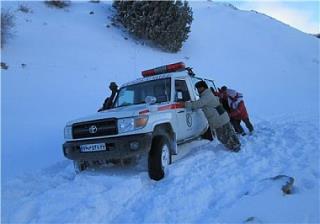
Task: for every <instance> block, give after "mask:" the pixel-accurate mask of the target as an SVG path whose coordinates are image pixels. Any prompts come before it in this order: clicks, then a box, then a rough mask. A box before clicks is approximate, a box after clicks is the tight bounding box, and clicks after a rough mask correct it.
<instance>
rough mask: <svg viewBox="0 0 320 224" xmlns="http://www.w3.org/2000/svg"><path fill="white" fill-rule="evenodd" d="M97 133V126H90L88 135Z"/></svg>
mask: <svg viewBox="0 0 320 224" xmlns="http://www.w3.org/2000/svg"><path fill="white" fill-rule="evenodd" d="M97 131H98V128H97V126H95V125H92V126H91V127H90V128H89V133H90V134H95V133H97Z"/></svg>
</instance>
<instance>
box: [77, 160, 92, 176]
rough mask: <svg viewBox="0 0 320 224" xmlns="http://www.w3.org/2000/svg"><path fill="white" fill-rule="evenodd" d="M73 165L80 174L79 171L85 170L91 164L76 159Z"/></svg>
mask: <svg viewBox="0 0 320 224" xmlns="http://www.w3.org/2000/svg"><path fill="white" fill-rule="evenodd" d="M73 166H74V171H75V172H76V173H77V174H78V173H80V172H82V171H84V170H85V169H87V168H88V166H89V164H88V162H87V161H83V160H74V161H73Z"/></svg>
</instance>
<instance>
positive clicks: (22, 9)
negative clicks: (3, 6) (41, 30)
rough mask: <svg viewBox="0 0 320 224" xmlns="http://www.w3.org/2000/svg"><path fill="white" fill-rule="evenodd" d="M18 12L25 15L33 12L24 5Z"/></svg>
mask: <svg viewBox="0 0 320 224" xmlns="http://www.w3.org/2000/svg"><path fill="white" fill-rule="evenodd" d="M18 10H19V11H21V12H24V13H31V12H32V10H31V9H30V8H29V7H28V6H27V5H23V4H22V5H20V6H19V8H18Z"/></svg>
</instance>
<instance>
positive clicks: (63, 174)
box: [1, 2, 320, 223]
mask: <svg viewBox="0 0 320 224" xmlns="http://www.w3.org/2000/svg"><path fill="white" fill-rule="evenodd" d="M19 4H21V3H20V2H2V8H11V9H12V10H13V12H14V13H15V15H16V26H15V35H14V37H13V38H12V39H10V40H9V41H8V44H7V45H6V46H5V48H4V49H3V50H2V55H1V56H2V61H4V62H6V63H7V64H8V65H9V69H8V70H1V94H2V97H1V100H2V105H1V106H2V109H1V111H2V126H1V127H2V128H1V139H2V145H1V149H2V150H1V151H2V156H1V158H2V159H1V167H2V170H1V177H2V185H1V186H2V197H1V202H2V213H1V218H2V222H4V223H48V222H55V223H65V222H72V223H79V222H81V223H88V222H90V223H94V222H96V223H97V222H121V223H123V222H126V223H128V222H130V223H131V222H134V223H140V222H197V223H203V222H205V223H208V222H219V223H225V222H231V223H240V222H246V220H247V222H258V223H259V222H260V223H261V222H263V223H265V222H269V223H275V222H277V223H279V222H281V223H283V222H286V223H319V222H320V215H319V211H320V207H319V196H320V195H319V189H320V186H319V184H320V183H319V179H320V171H319V167H320V166H319V165H320V164H319V158H320V157H319V136H320V135H319V134H320V133H319V132H320V131H319V39H317V38H315V37H313V36H311V35H307V34H305V33H302V32H300V31H298V30H295V29H293V28H291V27H289V26H287V25H285V24H282V23H280V22H278V21H275V20H273V19H272V18H270V17H268V16H265V15H261V14H258V13H255V12H247V11H241V10H235V9H233V8H232V7H229V6H228V5H225V4H221V3H212V2H191V5H192V7H193V12H194V21H193V24H192V29H191V30H192V31H191V34H190V37H189V39H188V40H187V42H186V43H185V44H184V47H183V49H182V50H181V51H180V52H178V53H176V54H170V53H164V52H162V51H160V50H159V49H156V48H152V47H150V46H148V45H141V42H139V41H137V40H134V39H133V38H132V37H130V36H128V35H127V34H125V33H124V32H122V31H121V30H119V29H118V28H116V27H113V26H110V28H107V27H106V25H107V24H110V23H111V21H110V16H111V15H112V11H111V2H103V3H99V4H93V3H87V2H82V3H79V2H78V3H75V2H73V3H72V5H71V7H70V8H68V9H66V10H57V9H53V8H48V7H47V6H45V5H44V4H43V3H42V2H24V4H26V5H27V6H28V7H30V8H31V9H32V10H33V13H27V14H26V13H22V12H20V11H15V10H16V9H17V8H18V6H19ZM90 11H94V14H93V15H90V14H89V12H90ZM124 37H128V40H126V39H125V38H124ZM178 61H184V62H185V63H186V64H187V65H188V66H191V67H193V68H194V71H195V73H196V74H198V75H199V76H204V77H208V78H212V79H214V80H215V81H216V84H217V85H218V86H222V85H227V86H230V87H231V88H233V89H236V90H239V91H240V92H242V93H243V94H244V99H245V101H246V105H247V107H248V110H249V114H250V115H251V120H252V121H253V123H254V127H255V130H256V132H255V133H254V134H253V135H252V136H249V135H248V136H245V137H242V138H241V143H242V150H241V151H240V152H239V153H231V152H228V151H226V150H225V149H224V148H223V147H222V146H221V145H220V144H219V143H218V142H217V141H214V142H212V143H210V142H207V141H203V140H202V141H195V142H192V143H189V144H185V145H182V146H179V151H180V152H181V153H180V154H179V155H178V156H177V157H176V158H174V163H173V164H172V165H171V166H170V172H169V175H168V176H167V177H165V179H163V180H162V181H160V182H155V181H152V180H150V179H149V177H148V174H147V171H146V169H145V167H143V166H137V165H134V164H132V165H127V166H125V167H121V166H110V167H104V168H100V169H90V170H88V171H85V172H83V173H81V174H80V175H75V174H74V171H73V166H72V163H71V162H70V161H68V160H66V159H65V158H64V157H63V154H62V147H61V145H62V143H63V128H64V125H65V124H66V122H67V121H69V120H73V119H76V118H79V117H82V116H85V115H88V114H92V112H95V111H96V110H97V109H98V108H99V107H100V106H101V104H102V102H103V100H104V99H105V97H106V95H108V94H109V92H108V90H107V86H108V84H109V82H110V81H116V82H117V83H119V84H123V83H126V82H128V81H130V80H134V79H136V78H137V77H138V76H139V75H140V72H141V71H142V70H145V69H149V68H152V67H157V66H160V65H163V64H169V63H174V62H178ZM21 64H26V66H25V67H22V66H21ZM277 175H287V176H291V177H294V179H295V182H294V190H293V194H291V195H283V193H282V191H281V186H282V185H284V184H285V180H282V179H279V180H272V178H273V177H275V176H277Z"/></svg>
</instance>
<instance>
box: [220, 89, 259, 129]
mask: <svg viewBox="0 0 320 224" xmlns="http://www.w3.org/2000/svg"><path fill="white" fill-rule="evenodd" d="M219 96H220V99H221V102H222V104H223V105H224V108H225V109H226V110H227V111H228V113H229V116H230V122H231V124H232V125H233V127H234V129H235V131H236V133H238V134H241V135H246V133H245V132H244V130H243V128H242V126H241V121H243V122H244V123H245V125H246V127H247V128H248V129H249V131H250V133H252V132H253V125H252V124H251V122H250V119H249V115H248V112H247V109H246V106H245V104H244V101H243V95H242V94H241V93H239V92H237V91H235V90H233V89H228V88H227V87H226V86H222V87H221V89H220V93H219Z"/></svg>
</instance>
